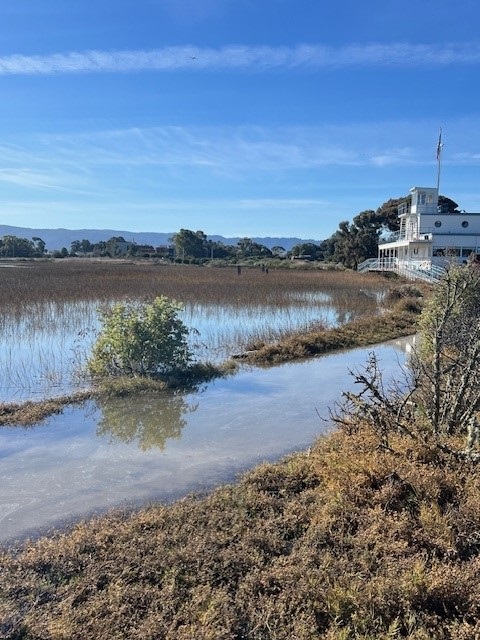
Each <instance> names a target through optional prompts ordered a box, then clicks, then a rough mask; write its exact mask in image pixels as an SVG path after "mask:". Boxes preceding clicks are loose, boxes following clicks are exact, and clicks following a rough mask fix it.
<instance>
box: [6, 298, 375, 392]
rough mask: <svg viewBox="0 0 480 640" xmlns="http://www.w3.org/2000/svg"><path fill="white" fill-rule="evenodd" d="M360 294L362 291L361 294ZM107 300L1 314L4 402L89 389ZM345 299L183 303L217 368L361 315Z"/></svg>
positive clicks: (194, 346) (369, 308)
mask: <svg viewBox="0 0 480 640" xmlns="http://www.w3.org/2000/svg"><path fill="white" fill-rule="evenodd" d="M357 294H358V292H357ZM113 302H114V301H112V303H110V304H106V303H105V302H104V303H102V304H100V303H99V302H98V301H77V302H55V301H52V302H43V303H40V304H32V305H24V306H21V307H20V308H15V307H12V308H11V309H3V310H2V313H1V314H0V402H10V401H15V402H19V401H25V400H29V399H41V398H43V397H48V396H52V395H60V394H63V393H70V392H71V391H74V390H75V389H78V388H80V387H82V386H88V384H89V381H88V378H86V377H85V368H86V367H85V365H86V361H87V358H88V354H89V353H90V351H91V347H92V344H93V342H94V340H95V337H96V335H97V331H98V329H99V326H100V317H99V311H101V310H102V309H106V308H108V306H111V304H113ZM364 303H365V307H364V308H363V309H362V312H363V313H367V312H368V313H375V310H376V306H377V299H376V298H375V295H374V294H371V293H368V294H367V293H365V294H364ZM355 313H356V312H355V310H354V309H353V308H352V306H351V307H350V309H348V308H346V305H345V301H344V300H343V299H340V300H335V299H333V298H332V296H331V295H328V294H326V293H324V292H317V293H311V292H307V293H305V292H298V293H297V294H295V295H294V294H292V295H291V300H290V301H289V304H286V305H284V306H275V305H272V304H269V305H267V304H264V305H259V304H251V305H238V304H231V305H215V304H205V303H203V304H200V303H196V302H192V303H188V304H185V305H184V308H183V310H182V312H181V317H182V320H183V321H184V322H185V324H186V326H187V327H188V328H189V329H190V331H191V333H190V338H189V340H190V346H191V350H192V352H193V354H194V357H195V359H197V360H199V361H202V362H205V361H209V362H213V363H219V362H222V361H224V360H226V359H228V358H229V357H231V356H232V355H233V354H235V353H238V352H240V351H242V350H245V349H247V348H248V347H249V345H250V344H252V342H259V341H260V342H261V341H266V342H272V341H274V340H276V339H278V338H279V337H280V336H282V335H285V334H286V333H288V332H294V331H305V330H308V329H309V328H311V327H312V326H313V325H316V326H323V327H331V326H334V325H339V324H343V323H344V322H347V321H349V320H350V319H352V318H353V317H355Z"/></svg>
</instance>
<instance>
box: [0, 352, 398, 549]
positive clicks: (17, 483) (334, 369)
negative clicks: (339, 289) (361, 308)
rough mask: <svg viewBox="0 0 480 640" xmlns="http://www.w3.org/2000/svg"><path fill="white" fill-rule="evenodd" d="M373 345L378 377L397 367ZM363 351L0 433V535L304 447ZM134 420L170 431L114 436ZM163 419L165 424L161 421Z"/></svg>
mask: <svg viewBox="0 0 480 640" xmlns="http://www.w3.org/2000/svg"><path fill="white" fill-rule="evenodd" d="M376 351H377V353H378V355H379V356H380V361H381V366H382V368H383V369H384V370H385V374H386V375H387V376H390V375H392V373H393V372H394V371H397V372H398V369H399V366H398V361H397V359H398V358H400V360H401V359H402V358H403V359H404V358H405V355H404V354H403V353H401V351H399V350H398V348H397V349H396V348H395V347H394V346H388V347H378V348H377V349H376ZM368 352H369V350H366V349H359V350H355V351H352V352H349V353H341V354H337V355H331V356H325V357H321V358H316V359H313V360H309V361H306V362H304V363H295V364H286V365H282V366H279V367H274V368H271V369H256V368H255V369H245V370H241V371H240V372H239V373H238V374H237V375H235V376H232V377H229V378H222V379H219V380H216V381H214V382H212V383H211V384H209V385H208V386H206V387H204V388H203V389H202V390H201V391H200V392H198V393H189V394H185V395H183V396H181V398H177V400H180V402H177V401H175V402H174V403H173V404H172V402H171V398H170V399H169V398H168V396H167V397H163V396H161V395H159V396H158V397H157V398H155V400H154V399H153V398H152V397H149V398H145V397H144V396H139V397H138V398H131V399H129V401H128V403H124V404H123V405H122V408H121V410H120V411H119V410H118V406H114V405H112V408H113V409H114V411H113V412H112V413H110V408H109V407H108V406H104V408H103V410H100V409H99V408H97V407H96V406H95V405H94V404H93V403H87V404H86V405H85V406H83V407H81V408H69V409H67V410H66V411H65V412H64V413H63V414H61V415H57V416H53V417H52V418H51V419H49V420H48V421H47V422H46V423H45V424H44V425H39V426H37V427H35V428H29V429H0V451H1V454H0V456H1V460H0V539H3V540H6V539H9V538H11V537H14V536H17V535H21V534H22V532H25V531H28V530H32V529H35V528H37V527H45V526H49V525H52V524H54V523H59V522H61V521H63V520H64V519H69V518H78V517H81V516H82V515H84V514H87V513H89V512H91V511H93V510H96V509H100V510H102V509H106V508H108V507H110V506H113V505H130V504H139V503H142V502H144V501H148V500H151V499H154V498H163V499H170V498H174V497H178V496H179V495H182V494H185V493H188V492H190V491H199V490H203V489H205V488H208V487H211V486H214V485H216V484H219V483H222V482H225V481H230V480H232V479H234V477H235V474H236V473H238V472H239V471H241V470H243V469H245V468H247V467H251V466H253V465H255V464H256V463H258V462H260V461H262V460H272V459H276V458H278V457H281V456H282V455H283V454H285V453H287V452H289V451H293V450H296V449H302V448H305V447H307V446H309V445H310V444H311V443H312V442H313V440H314V439H315V437H316V436H317V435H318V434H319V433H321V432H322V431H324V430H325V428H326V425H325V423H323V422H322V421H321V420H320V419H319V417H318V415H317V411H318V412H319V413H320V415H322V416H325V417H327V416H328V407H332V406H333V404H334V402H335V400H336V399H338V398H339V396H340V393H341V391H342V390H344V389H346V388H348V387H351V386H352V379H351V376H349V374H348V370H349V369H352V368H355V367H356V366H361V365H362V364H364V363H365V361H366V357H367V354H368ZM165 403H167V404H168V403H170V404H169V405H168V406H167V407H166V406H165ZM146 407H147V410H146ZM179 408H180V409H181V411H179ZM166 409H168V410H166ZM136 416H141V424H140V423H139V425H138V428H139V430H141V429H145V427H146V426H147V427H148V428H149V429H150V430H151V428H152V425H153V427H155V425H157V424H158V429H159V432H160V431H161V433H159V436H161V435H162V434H163V433H166V434H168V433H171V430H172V427H175V425H174V424H172V422H171V421H175V420H178V424H179V425H180V428H179V429H178V430H177V432H178V433H177V435H175V436H174V437H167V438H166V439H165V438H164V437H163V436H162V437H161V438H159V443H158V446H156V445H155V441H154V440H150V441H149V443H150V448H147V449H146V450H142V449H141V448H140V442H139V440H138V438H137V439H135V438H133V439H132V440H131V442H124V441H122V440H121V439H120V438H119V437H118V433H122V429H123V427H124V426H125V423H126V422H127V421H132V419H133V420H134V419H135V417H136ZM107 417H108V419H107ZM165 417H166V419H167V420H168V421H169V424H162V422H161V421H162V419H163V418H165ZM102 421H103V422H104V427H103V435H102V436H101V437H98V436H97V435H96V433H97V429H98V425H99V424H100V423H101V422H102ZM105 422H106V423H105ZM174 432H175V429H174ZM153 435H155V433H153ZM162 446H164V448H163V449H162V448H161V447H162Z"/></svg>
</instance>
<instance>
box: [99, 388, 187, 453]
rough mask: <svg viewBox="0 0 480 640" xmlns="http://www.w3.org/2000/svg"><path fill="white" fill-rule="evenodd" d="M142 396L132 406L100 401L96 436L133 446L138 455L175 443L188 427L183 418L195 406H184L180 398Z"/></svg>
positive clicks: (123, 400)
mask: <svg viewBox="0 0 480 640" xmlns="http://www.w3.org/2000/svg"><path fill="white" fill-rule="evenodd" d="M161 395H162V397H161V398H160V397H159V394H158V393H157V394H145V395H143V394H142V396H141V401H140V402H135V403H134V404H135V408H134V410H132V399H131V398H115V401H114V402H112V400H111V399H108V400H105V399H103V400H102V399H99V400H98V401H97V404H98V408H99V409H100V410H101V417H100V419H99V420H98V424H97V435H98V436H100V437H109V438H110V443H112V444H113V443H115V442H124V443H131V442H135V443H136V444H137V446H138V448H139V449H141V451H148V450H149V449H153V448H156V449H160V451H163V449H165V443H166V441H167V440H169V439H175V440H178V439H179V438H180V437H181V435H182V430H183V428H184V427H185V426H186V424H187V420H186V416H187V414H189V413H192V412H194V411H196V410H197V408H198V403H190V402H187V401H186V399H185V398H184V397H183V396H181V395H180V394H175V395H172V394H168V393H165V394H161Z"/></svg>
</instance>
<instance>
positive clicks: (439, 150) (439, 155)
mask: <svg viewBox="0 0 480 640" xmlns="http://www.w3.org/2000/svg"><path fill="white" fill-rule="evenodd" d="M442 149H443V143H442V127H440V133H439V135H438V143H437V195H440V169H441V161H442Z"/></svg>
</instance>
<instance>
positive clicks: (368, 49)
mask: <svg viewBox="0 0 480 640" xmlns="http://www.w3.org/2000/svg"><path fill="white" fill-rule="evenodd" d="M478 63H480V44H477V43H462V44H455V43H452V44H444V45H430V44H409V43H401V42H400V43H399V42H397V43H389V44H385V43H372V44H365V45H359V44H352V45H348V46H344V47H330V46H326V45H321V44H313V45H307V44H301V45H298V46H296V47H268V46H260V47H258V46H257V47H250V46H226V47H223V48H219V49H211V48H200V47H195V46H192V45H187V46H181V47H166V48H164V49H152V50H132V51H100V50H93V51H70V52H63V53H55V54H51V55H38V56H25V55H21V54H17V55H10V56H2V57H0V75H53V74H73V73H135V72H141V71H182V70H190V71H192V70H199V71H229V70H238V71H260V72H261V71H267V70H269V69H285V70H288V69H301V68H305V69H321V68H342V67H358V66H364V67H425V66H435V67H438V66H447V65H458V64H478Z"/></svg>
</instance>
